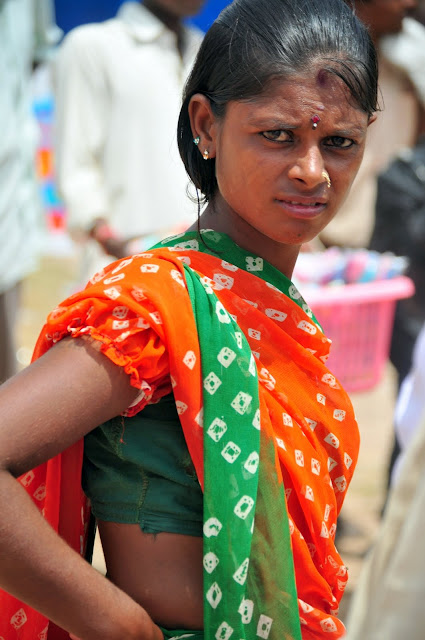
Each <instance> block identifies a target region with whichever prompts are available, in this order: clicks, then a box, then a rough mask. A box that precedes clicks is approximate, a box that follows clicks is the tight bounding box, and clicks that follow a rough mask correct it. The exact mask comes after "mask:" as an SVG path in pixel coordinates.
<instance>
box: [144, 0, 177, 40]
mask: <svg viewBox="0 0 425 640" xmlns="http://www.w3.org/2000/svg"><path fill="white" fill-rule="evenodd" d="M142 4H143V5H144V6H145V7H146V9H148V10H149V11H150V12H151V13H153V15H154V16H155V17H156V18H158V20H161V22H163V23H164V24H165V26H166V27H167V28H168V29H170V31H174V33H176V34H177V36H179V37H181V33H182V23H181V19H180V18H179V17H178V16H176V15H175V14H173V13H171V12H170V11H167V10H166V9H164V8H163V7H160V6H158V4H157V3H156V2H155V0H144V1H143V3H142Z"/></svg>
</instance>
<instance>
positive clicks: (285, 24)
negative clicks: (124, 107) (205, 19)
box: [177, 0, 378, 201]
mask: <svg viewBox="0 0 425 640" xmlns="http://www.w3.org/2000/svg"><path fill="white" fill-rule="evenodd" d="M318 62H320V69H323V70H324V71H326V72H329V73H331V74H334V75H335V76H337V77H339V78H340V79H341V80H342V81H343V82H344V83H345V85H346V86H347V87H348V89H349V92H350V95H351V98H352V101H353V103H354V104H355V105H356V106H358V107H359V108H360V109H362V110H363V111H364V112H365V113H367V114H368V116H371V115H372V114H373V112H374V111H376V110H377V82H378V63H377V56H376V51H375V48H374V45H373V43H372V40H371V38H370V36H369V34H368V32H367V29H366V28H365V27H364V25H363V24H362V23H361V22H360V21H359V20H358V18H356V16H355V15H354V13H353V10H352V9H351V8H350V7H349V6H348V5H347V4H346V3H345V2H344V0H233V2H232V3H231V4H230V5H228V6H227V7H226V8H225V9H224V10H223V11H222V12H221V14H220V15H219V17H218V18H217V20H216V21H215V22H214V23H213V25H212V26H211V28H210V29H209V31H208V32H207V33H206V35H205V38H204V40H203V43H202V45H201V47H200V50H199V52H198V55H197V58H196V61H195V64H194V67H193V69H192V72H191V74H190V76H189V78H188V80H187V82H186V85H185V89H184V93H183V105H182V108H181V111H180V116H179V121H178V130H177V136H178V145H179V150H180V156H181V158H182V160H183V163H184V165H185V167H186V171H187V173H188V174H189V177H190V179H191V180H192V182H193V183H194V185H195V187H196V188H197V189H199V191H201V193H202V194H203V195H204V199H205V201H208V200H211V199H212V197H213V196H214V194H215V192H216V189H217V181H216V178H215V160H214V158H213V159H210V160H208V161H205V160H203V158H202V155H201V154H200V153H199V149H197V147H196V145H195V144H194V143H193V139H192V138H193V136H192V130H191V126H190V119H189V113H188V105H189V102H190V99H191V98H192V96H193V95H194V94H196V93H202V94H204V95H205V96H207V97H208V99H209V100H210V103H211V108H212V110H213V113H214V115H215V116H216V117H217V118H222V117H223V116H224V114H225V110H226V105H227V104H228V103H229V102H230V101H234V100H236V101H238V100H241V101H242V100H249V99H252V98H254V97H255V96H258V95H260V94H261V93H262V92H263V91H264V90H265V89H266V87H267V86H269V83H270V81H271V80H273V79H275V78H282V79H283V80H284V79H286V78H289V77H290V76H291V75H294V74H296V73H304V72H307V71H308V70H309V69H311V68H312V66H313V65H315V66H317V63H318Z"/></svg>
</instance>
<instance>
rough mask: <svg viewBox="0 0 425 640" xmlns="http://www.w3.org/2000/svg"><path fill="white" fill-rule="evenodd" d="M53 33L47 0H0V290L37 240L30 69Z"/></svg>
mask: <svg viewBox="0 0 425 640" xmlns="http://www.w3.org/2000/svg"><path fill="white" fill-rule="evenodd" d="M59 36H60V30H59V29H58V28H57V27H56V26H55V25H54V23H53V16H52V7H51V4H50V0H0V123H1V125H0V126H1V134H0V294H1V293H4V292H5V291H6V290H7V289H9V288H11V287H13V286H14V285H15V284H17V283H18V282H19V281H20V280H22V278H23V277H24V276H25V275H27V273H29V272H30V271H31V270H32V269H33V267H34V265H35V258H36V256H37V253H38V250H39V248H40V245H41V243H40V241H41V235H42V219H43V218H42V209H41V200H40V196H39V190H38V186H37V182H36V175H35V151H36V145H37V140H38V128H37V125H36V123H35V120H34V118H33V116H32V112H31V108H32V107H31V102H32V96H31V88H32V87H31V74H32V63H33V61H35V60H42V59H45V57H46V54H47V52H48V51H49V50H50V47H51V45H53V44H54V43H55V42H56V41H57V40H58V38H59Z"/></svg>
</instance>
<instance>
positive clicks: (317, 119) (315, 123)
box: [311, 113, 320, 129]
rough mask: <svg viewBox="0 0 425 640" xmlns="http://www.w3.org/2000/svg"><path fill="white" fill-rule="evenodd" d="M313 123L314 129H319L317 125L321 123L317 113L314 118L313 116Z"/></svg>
mask: <svg viewBox="0 0 425 640" xmlns="http://www.w3.org/2000/svg"><path fill="white" fill-rule="evenodd" d="M311 121H312V123H313V129H317V125H318V123H319V122H320V118H319V116H318V115H317V113H316V114H315V115H314V116H311Z"/></svg>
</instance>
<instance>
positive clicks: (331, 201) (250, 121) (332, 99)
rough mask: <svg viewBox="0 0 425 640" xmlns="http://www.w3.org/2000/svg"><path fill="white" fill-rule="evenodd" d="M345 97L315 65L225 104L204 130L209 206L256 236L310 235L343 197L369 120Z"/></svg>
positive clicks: (291, 238)
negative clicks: (212, 163) (212, 186)
mask: <svg viewBox="0 0 425 640" xmlns="http://www.w3.org/2000/svg"><path fill="white" fill-rule="evenodd" d="M347 97H348V91H347V89H346V87H345V85H344V84H343V83H342V81H340V80H339V79H337V78H336V77H333V76H331V75H330V74H328V73H327V74H326V75H324V73H323V72H319V73H315V74H312V75H311V76H307V77H305V76H295V77H293V78H291V79H288V80H285V81H283V82H277V81H275V82H274V83H273V84H272V85H271V86H270V88H269V90H268V91H267V92H266V93H263V94H262V95H261V96H258V97H256V98H254V99H252V100H251V101H249V102H236V101H235V102H231V103H229V104H228V106H227V110H226V114H225V116H224V118H223V119H221V120H215V121H214V124H213V126H212V127H211V129H210V132H211V143H210V145H209V147H210V148H209V151H210V156H215V158H216V176H217V182H218V187H219V193H218V194H217V195H216V197H215V198H214V202H213V208H214V210H215V211H216V212H217V213H219V214H222V215H223V216H227V218H228V220H229V224H232V225H233V228H237V226H238V225H240V224H242V225H243V226H244V227H245V231H247V229H251V231H252V233H256V234H259V238H260V236H261V235H262V236H265V237H267V238H269V239H271V240H274V241H276V242H278V243H283V244H292V245H294V244H295V245H300V244H302V243H304V242H307V241H309V240H311V239H312V238H313V237H315V236H316V235H317V234H318V233H319V232H320V231H321V230H322V229H323V228H324V227H325V226H326V225H327V224H328V222H329V221H330V220H331V219H332V218H333V217H334V216H335V214H336V213H337V211H338V209H339V207H340V206H341V204H342V203H343V201H344V199H345V198H346V196H347V193H348V190H349V188H350V186H351V184H352V182H353V180H354V177H355V175H356V173H357V170H358V168H359V165H360V162H361V159H362V156H363V151H364V145H365V139H366V130H367V127H368V123H369V119H368V116H367V114H366V113H364V112H363V111H361V110H360V109H359V108H357V107H356V106H353V105H352V104H351V103H350V102H349V101H348V99H347ZM314 116H318V117H319V119H320V120H319V121H318V122H317V127H316V128H314V127H313V120H312V118H313V117H314ZM204 146H205V145H204ZM206 146H208V145H206ZM200 150H201V151H202V150H203V149H200ZM324 171H327V173H328V174H329V177H330V179H331V187H330V188H328V186H327V183H326V180H325V178H324V177H323V172H324ZM359 215H361V212H359ZM234 225H236V227H235V226H234ZM233 235H234V234H233ZM235 239H236V238H235Z"/></svg>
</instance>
